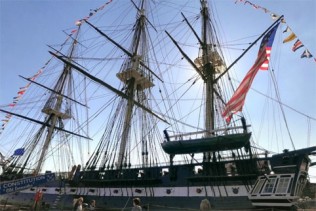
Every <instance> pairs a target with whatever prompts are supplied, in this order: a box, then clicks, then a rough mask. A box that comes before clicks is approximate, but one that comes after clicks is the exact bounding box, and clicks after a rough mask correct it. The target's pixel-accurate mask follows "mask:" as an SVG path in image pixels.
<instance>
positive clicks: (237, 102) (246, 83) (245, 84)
mask: <svg viewBox="0 0 316 211" xmlns="http://www.w3.org/2000/svg"><path fill="white" fill-rule="evenodd" d="M265 61H266V51H262V52H261V54H260V55H259V56H258V57H257V60H256V62H255V64H254V65H253V66H252V67H251V68H250V70H249V71H248V73H247V75H246V76H245V78H244V79H243V80H242V82H241V83H240V85H239V87H238V88H237V90H236V91H235V93H234V95H233V96H232V97H231V99H230V100H229V101H228V103H227V104H226V107H225V109H224V112H223V113H222V116H223V117H224V118H225V120H226V123H227V124H229V123H230V120H231V118H232V115H233V114H235V113H237V112H238V111H242V107H243V105H244V103H245V99H246V95H247V92H248V90H249V89H250V86H251V84H252V81H253V79H254V78H255V76H256V74H257V72H258V71H259V69H260V67H261V66H262V64H263V63H264V62H265Z"/></svg>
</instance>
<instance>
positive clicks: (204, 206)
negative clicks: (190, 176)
mask: <svg viewBox="0 0 316 211" xmlns="http://www.w3.org/2000/svg"><path fill="white" fill-rule="evenodd" d="M200 210H201V211H209V210H211V203H210V201H209V200H208V199H203V200H202V201H201V203H200Z"/></svg>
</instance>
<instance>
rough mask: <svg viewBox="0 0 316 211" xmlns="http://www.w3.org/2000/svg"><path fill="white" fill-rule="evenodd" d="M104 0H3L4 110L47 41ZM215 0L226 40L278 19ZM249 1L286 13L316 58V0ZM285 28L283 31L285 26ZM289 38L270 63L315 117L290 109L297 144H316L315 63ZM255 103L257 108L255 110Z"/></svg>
mask: <svg viewBox="0 0 316 211" xmlns="http://www.w3.org/2000/svg"><path fill="white" fill-rule="evenodd" d="M114 1H115V0H113V2H114ZM126 1H127V0H126ZM176 1H181V0H176ZM191 1H192V0H191ZM104 2H105V1H100V0H98V1H95V0H57V1H56V0H25V1H23V0H0V32H1V33H0V108H4V107H3V106H5V105H7V104H9V103H11V102H12V99H13V97H15V96H16V93H17V91H18V89H19V87H23V86H24V85H25V84H26V81H24V80H23V79H21V78H20V77H18V75H22V76H25V77H30V76H32V75H34V74H35V73H36V72H37V71H38V70H39V69H40V67H42V66H43V64H44V63H45V62H46V61H47V60H48V59H49V58H50V57H51V56H50V54H49V53H48V50H49V48H48V47H47V45H48V44H49V45H54V44H57V43H58V44H60V43H62V42H63V41H64V40H65V38H66V34H65V33H64V32H63V31H67V32H69V31H71V30H72V29H74V28H75V22H76V21H77V20H79V19H81V18H83V17H85V16H87V15H88V14H89V11H90V9H95V8H98V7H100V6H101V5H103V4H104ZM215 2H216V3H218V4H217V7H216V9H217V11H218V12H219V13H220V14H218V15H222V16H224V17H223V19H222V22H220V27H221V28H225V27H227V28H229V30H232V31H234V32H235V33H234V34H230V33H228V32H224V36H225V39H226V40H233V39H234V38H233V37H237V38H238V37H240V38H241V37H243V36H245V34H247V33H248V34H250V35H259V34H261V33H262V32H263V31H264V30H265V29H266V28H267V27H268V26H269V25H270V24H272V22H273V21H272V19H271V17H269V15H268V14H266V13H264V12H263V10H262V9H260V8H259V9H254V8H253V7H252V6H251V5H249V4H243V3H237V4H235V0H221V1H219V0H217V1H215ZM250 2H252V3H254V4H256V5H260V6H261V7H263V8H266V9H268V10H270V11H272V12H274V13H276V14H279V15H282V14H283V15H284V17H285V19H286V24H287V25H288V26H290V28H291V29H292V30H293V32H295V34H296V35H297V37H298V38H299V39H300V40H301V41H302V42H303V44H304V46H305V47H304V49H305V48H306V49H308V50H309V51H310V53H311V54H313V55H315V56H314V57H316V41H315V35H316V13H315V11H316V1H314V0H261V1H260V0H253V1H250ZM222 11H223V12H222ZM188 13H189V11H188ZM223 14H224V15H223ZM254 18H258V20H255V21H256V22H257V24H255V25H253V24H252V25H250V23H251V22H253V21H254V20H253V19H254ZM240 25H241V26H240ZM282 27H283V28H282V29H283V30H284V29H285V27H284V26H282ZM223 31H224V29H223ZM285 37H286V36H285V34H282V33H281V35H279V36H278V37H276V40H275V43H276V44H279V45H284V46H283V47H284V48H285V49H284V50H283V51H282V52H281V51H280V52H275V58H272V61H271V62H273V61H277V62H275V63H274V66H273V67H274V69H275V70H279V71H278V72H276V76H277V78H281V79H282V80H281V82H280V83H279V84H278V85H279V88H280V92H281V93H282V94H281V99H282V101H283V100H284V102H285V103H286V105H289V106H290V107H291V108H293V109H295V110H298V111H301V112H303V113H304V114H306V115H308V116H310V117H312V118H313V119H308V118H306V117H302V116H301V115H300V114H298V113H297V112H293V110H291V109H290V110H288V109H285V111H286V112H288V113H290V117H289V118H288V121H289V122H294V124H292V125H290V127H292V128H293V127H294V128H295V129H300V131H303V132H295V134H294V136H295V138H296V139H299V140H297V141H296V143H297V145H296V147H297V148H301V147H305V146H306V145H308V146H315V143H316V122H315V118H316V109H315V108H316V62H315V61H314V60H313V58H311V59H306V58H300V56H301V53H302V49H300V51H297V52H292V51H291V48H292V45H293V42H291V43H286V44H282V40H283V39H284V38H285ZM240 53H241V52H240V51H238V50H236V51H233V53H231V54H230V56H231V58H229V60H228V63H229V62H232V61H233V58H236V56H237V55H238V54H240ZM284 55H285V56H284ZM255 57H256V52H255V53H253V57H252V59H253V61H254V59H255ZM250 58H251V57H250ZM276 59H277V60H276ZM281 62H282V63H286V66H282V64H281ZM246 63H248V64H246ZM249 63H251V62H249V61H241V62H240V63H239V64H238V65H239V67H243V69H244V71H243V72H242V73H240V75H238V80H239V81H241V80H242V77H243V76H244V74H245V73H246V72H247V71H248V70H249ZM233 71H234V70H233ZM259 74H261V75H262V74H264V73H259ZM254 85H255V86H256V87H258V88H260V87H261V86H262V85H265V84H264V82H262V81H261V82H260V80H255V81H254ZM254 94H256V93H255V92H253V91H252V92H249V96H247V98H249V99H251V98H252V97H253V95H254ZM258 102H259V101H256V100H254V101H246V104H247V110H246V112H249V114H250V115H251V116H253V117H254V116H256V115H259V113H258V112H256V108H258V107H261V106H262V105H259V104H258ZM251 107H253V108H255V109H253V110H251V109H250V108H251ZM0 117H1V116H0ZM254 118H255V117H254ZM308 121H310V124H308ZM308 128H311V131H312V132H311V134H310V138H309V139H308V140H306V134H307V133H309V132H308ZM262 133H263V132H262ZM299 137H302V138H301V139H300V138H299ZM259 144H262V145H264V144H265V143H263V141H262V140H260V141H259ZM270 144H271V145H272V143H268V145H267V147H269V145H270ZM284 147H289V146H287V143H284V144H283V146H279V147H277V148H275V151H276V152H277V151H280V149H281V148H284ZM279 148H280V149H279ZM314 172H315V173H314V175H315V176H316V171H315V170H314Z"/></svg>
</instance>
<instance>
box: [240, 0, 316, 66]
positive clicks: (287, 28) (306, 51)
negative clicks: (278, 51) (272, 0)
mask: <svg viewBox="0 0 316 211" xmlns="http://www.w3.org/2000/svg"><path fill="white" fill-rule="evenodd" d="M238 2H243V3H244V4H249V5H251V6H252V7H253V8H255V9H262V10H263V11H264V12H265V13H270V16H271V18H272V19H273V20H276V19H278V18H279V17H280V16H279V15H277V14H276V13H272V12H270V11H269V10H268V9H266V8H264V7H261V6H259V5H256V4H253V3H252V2H250V1H245V0H236V1H235V4H237V3H238ZM281 22H282V23H286V22H285V19H284V18H282V20H281ZM286 32H290V33H291V34H290V35H289V36H288V37H286V38H285V39H284V40H283V43H287V42H290V41H292V40H294V39H295V38H297V36H296V34H295V33H294V32H292V30H291V29H290V27H289V26H287V27H286V29H285V30H284V31H283V33H286ZM303 46H304V45H303V43H302V42H301V41H298V43H295V44H294V46H293V47H292V51H294V52H295V51H296V50H297V49H299V48H301V47H303ZM311 57H313V56H312V55H311V54H310V53H309V51H308V49H306V50H305V51H304V52H303V54H302V56H301V58H311ZM314 61H315V62H316V58H314Z"/></svg>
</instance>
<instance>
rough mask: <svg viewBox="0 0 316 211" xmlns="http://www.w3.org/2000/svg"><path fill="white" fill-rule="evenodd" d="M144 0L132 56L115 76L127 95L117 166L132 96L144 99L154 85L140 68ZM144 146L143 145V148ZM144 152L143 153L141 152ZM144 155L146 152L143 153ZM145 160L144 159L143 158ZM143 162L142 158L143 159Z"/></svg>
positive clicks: (123, 150)
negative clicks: (146, 90)
mask: <svg viewBox="0 0 316 211" xmlns="http://www.w3.org/2000/svg"><path fill="white" fill-rule="evenodd" d="M144 4H145V0H143V1H142V2H141V7H140V8H139V9H138V18H137V21H136V24H135V25H136V26H135V33H134V36H133V41H132V44H131V48H132V49H131V52H132V56H131V58H129V59H128V60H127V61H126V63H125V65H123V66H126V67H127V68H126V69H125V70H123V71H121V72H120V73H118V74H117V77H118V78H119V79H120V80H121V81H122V82H123V83H125V84H126V91H125V93H126V95H127V96H128V100H127V107H126V110H125V117H124V124H123V131H122V139H121V143H120V148H119V155H118V159H117V167H119V168H121V167H122V166H123V161H124V159H125V155H124V154H125V153H126V146H127V143H128V140H129V138H130V129H131V124H132V118H133V108H134V102H135V100H134V98H135V97H136V96H138V99H137V100H139V99H144V98H143V97H142V95H143V94H144V93H143V91H144V90H145V89H148V88H151V87H152V86H154V84H153V83H152V78H151V76H150V73H149V72H147V71H145V69H144V68H141V66H140V63H141V61H144V60H146V54H147V42H146V30H145V29H146V16H145V9H144V7H145V6H144ZM143 118H145V117H143ZM144 149H146V147H143V150H144ZM143 154H144V153H143ZM144 155H146V153H145V154H144ZM145 160H146V159H145ZM143 162H144V160H143Z"/></svg>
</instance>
